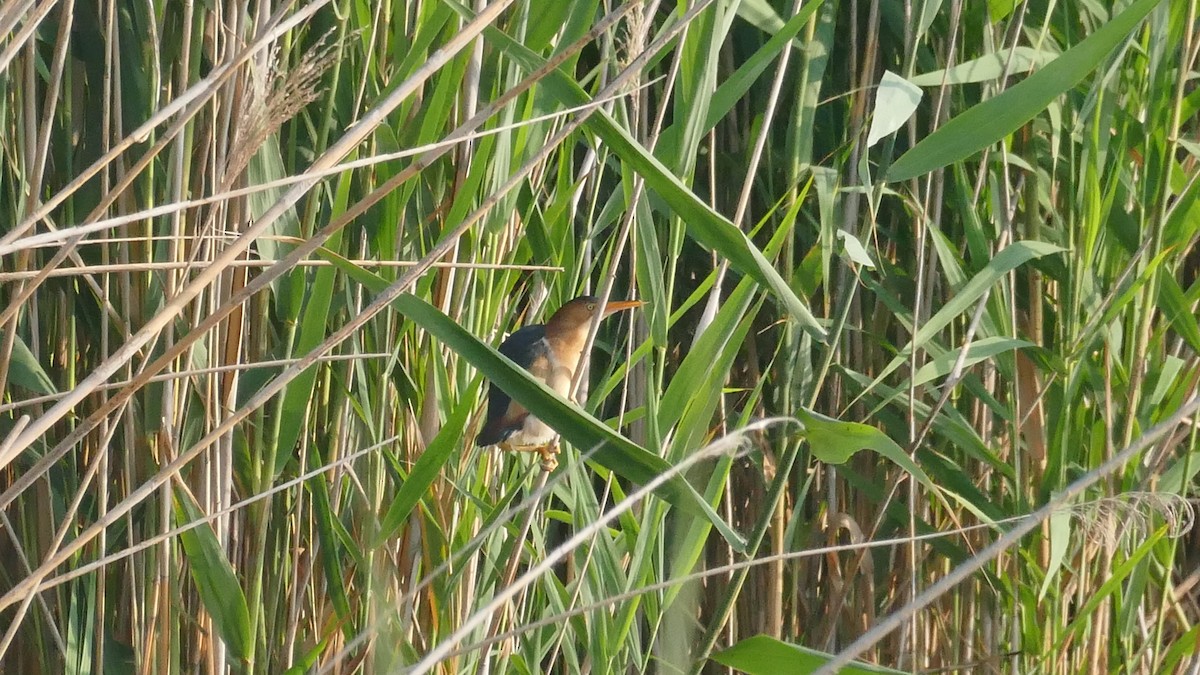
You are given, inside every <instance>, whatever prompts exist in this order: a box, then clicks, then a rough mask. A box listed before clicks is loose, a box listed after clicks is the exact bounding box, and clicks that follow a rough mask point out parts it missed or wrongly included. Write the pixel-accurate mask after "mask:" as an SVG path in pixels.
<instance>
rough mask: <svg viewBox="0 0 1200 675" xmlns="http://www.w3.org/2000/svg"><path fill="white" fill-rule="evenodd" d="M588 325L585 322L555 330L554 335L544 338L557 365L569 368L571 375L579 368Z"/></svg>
mask: <svg viewBox="0 0 1200 675" xmlns="http://www.w3.org/2000/svg"><path fill="white" fill-rule="evenodd" d="M589 327H590V326H588V325H586V324H585V325H583V326H581V327H579V328H576V329H573V330H568V331H555V333H554V335H552V336H547V338H546V341H547V342H549V343H550V347H551V348H552V349H553V350H554V353H555V355H556V356H557V358H558V361H559V364H558V365H559V366H560V367H563V368H566V369H568V370H570V371H571V374H572V375H574V374H575V371H576V369H578V368H579V361H580V360H581V359H582V358H583V347H584V343H585V342H587V335H588V328H589Z"/></svg>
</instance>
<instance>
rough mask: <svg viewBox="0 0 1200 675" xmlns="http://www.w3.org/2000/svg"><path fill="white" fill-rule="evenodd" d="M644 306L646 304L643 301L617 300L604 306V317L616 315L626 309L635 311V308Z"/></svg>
mask: <svg viewBox="0 0 1200 675" xmlns="http://www.w3.org/2000/svg"><path fill="white" fill-rule="evenodd" d="M644 304H646V303H644V302H642V301H641V300H615V301H613V302H610V303H608V304H607V305H605V306H604V316H608V315H609V314H616V313H617V312H620V311H623V310H626V309H633V308H634V307H641V306H642V305H644Z"/></svg>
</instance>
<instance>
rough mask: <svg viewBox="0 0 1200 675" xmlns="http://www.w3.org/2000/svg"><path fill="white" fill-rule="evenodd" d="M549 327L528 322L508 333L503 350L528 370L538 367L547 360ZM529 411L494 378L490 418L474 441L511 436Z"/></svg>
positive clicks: (480, 442)
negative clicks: (513, 398) (498, 384)
mask: <svg viewBox="0 0 1200 675" xmlns="http://www.w3.org/2000/svg"><path fill="white" fill-rule="evenodd" d="M545 337H546V327H545V326H543V325H541V324H534V325H532V326H526V327H524V328H522V329H521V330H518V331H517V332H515V333H513V334H512V335H509V336H508V339H506V340H505V341H504V342H503V343H501V344H500V353H501V354H503V355H505V356H507V357H508V358H509V359H511V360H512V361H513V362H514V363H516V364H517V365H518V366H521V367H522V368H524V369H525V370H536V368H535V366H536V364H539V363H545V362H546V361H547V356H548V354H547V349H548V347H547V345H546V341H545V339H544V338H545ZM527 415H529V411H528V410H526V409H525V407H524V406H522V405H521V404H519V403H517V402H516V401H513V400H512V397H510V396H509V395H508V394H507V393H505V392H504V390H503V389H501V388H500V387H498V386H497V385H496V383H495V382H492V383H491V386H490V388H489V389H488V411H487V421H486V422H485V423H484V425H483V430H481V431H480V432H479V436H477V437H476V438H475V445H480V446H483V445H494V444H496V443H499V442H501V441H503V440H504V439H505V438H508V436H509V435H510V434H512V432H514V431H516V430H517V429H520V428H521V425H522V424H523V423H524V422H525V417H526V416H527Z"/></svg>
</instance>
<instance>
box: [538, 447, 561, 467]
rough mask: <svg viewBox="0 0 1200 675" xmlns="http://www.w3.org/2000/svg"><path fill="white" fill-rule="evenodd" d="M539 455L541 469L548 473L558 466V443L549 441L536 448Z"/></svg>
mask: <svg viewBox="0 0 1200 675" xmlns="http://www.w3.org/2000/svg"><path fill="white" fill-rule="evenodd" d="M537 452H538V454H539V455H541V456H542V471H545V472H546V473H550V472H551V471H554V470H555V469H557V468H558V453H559V452H560V450H559V448H558V443H550V444H549V445H543V446H542V447H540V448H538V449H537Z"/></svg>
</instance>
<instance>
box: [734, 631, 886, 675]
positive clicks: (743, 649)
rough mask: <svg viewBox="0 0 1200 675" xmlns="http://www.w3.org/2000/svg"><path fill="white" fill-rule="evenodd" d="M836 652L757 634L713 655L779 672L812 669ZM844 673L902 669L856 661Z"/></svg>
mask: <svg viewBox="0 0 1200 675" xmlns="http://www.w3.org/2000/svg"><path fill="white" fill-rule="evenodd" d="M832 658H833V655H832V654H826V653H824V652H819V651H817V650H815V649H809V648H808V647H802V646H800V645H795V644H791V643H789V642H783V641H781V640H776V639H775V638H773V637H771V636H769V635H755V636H754V637H751V638H746V639H745V640H742V641H741V642H739V643H737V644H735V645H733V646H732V647H730V648H728V649H725V650H722V651H719V652H717V653H716V654H713V655H712V660H713V661H716V662H717V663H719V664H721V665H723V666H728V667H730V668H733V669H735V670H738V671H740V672H743V673H748V675H779V674H780V673H811V672H812V671H814V670H816V669H817V668H820V667H821V666H824V665H826V664H828V663H829V661H830V660H831V659H832ZM838 672H839V673H842V675H879V673H902V672H904V671H902V670H892V669H891V668H883V667H880V666H873V665H870V664H867V663H862V662H859V661H856V662H854V663H852V664H850V665H848V666H845V667H843V668H840V669H839V670H838Z"/></svg>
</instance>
